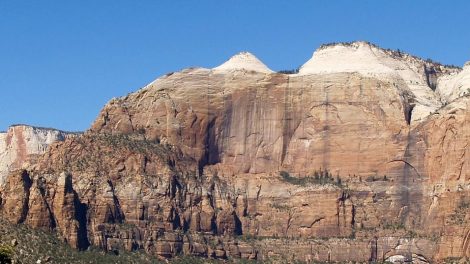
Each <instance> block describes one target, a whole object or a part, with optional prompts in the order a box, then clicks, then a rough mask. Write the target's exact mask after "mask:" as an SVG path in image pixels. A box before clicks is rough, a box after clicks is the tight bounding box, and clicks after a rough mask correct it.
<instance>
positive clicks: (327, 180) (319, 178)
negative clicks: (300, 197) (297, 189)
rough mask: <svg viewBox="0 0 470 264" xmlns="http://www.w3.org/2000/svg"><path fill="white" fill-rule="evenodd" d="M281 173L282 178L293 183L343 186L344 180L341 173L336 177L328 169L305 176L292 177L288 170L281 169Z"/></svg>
mask: <svg viewBox="0 0 470 264" xmlns="http://www.w3.org/2000/svg"><path fill="white" fill-rule="evenodd" d="M279 174H280V175H281V177H282V180H283V181H285V182H288V183H290V184H293V185H299V186H306V185H309V184H317V185H326V184H331V185H335V186H338V187H342V180H341V178H340V176H339V175H337V176H336V179H335V178H333V174H332V173H331V172H329V171H328V170H321V169H320V171H314V172H313V174H312V175H308V176H305V177H292V176H290V174H289V173H288V172H286V171H280V172H279Z"/></svg>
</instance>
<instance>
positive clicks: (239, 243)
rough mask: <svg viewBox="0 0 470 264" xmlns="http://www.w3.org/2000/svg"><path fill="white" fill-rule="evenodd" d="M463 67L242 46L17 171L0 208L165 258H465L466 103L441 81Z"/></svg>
mask: <svg viewBox="0 0 470 264" xmlns="http://www.w3.org/2000/svg"><path fill="white" fill-rule="evenodd" d="M339 55H341V56H339ZM339 58H343V59H346V58H348V59H347V60H346V61H338V62H337V64H338V65H335V64H334V60H339ZM363 58H364V60H363ZM379 65H380V67H379ZM456 72H459V70H458V69H454V68H447V67H445V66H442V65H439V64H435V63H431V62H425V61H422V60H420V59H418V58H415V57H412V56H410V55H406V54H402V53H397V52H392V51H387V50H383V49H380V48H378V47H376V46H373V45H370V44H367V43H362V42H359V43H352V44H339V45H336V46H328V47H323V48H321V49H319V50H318V51H317V52H315V54H314V56H313V58H312V60H310V61H309V62H307V63H306V64H305V65H304V66H303V67H302V68H301V70H300V72H299V74H291V75H286V74H280V73H273V72H271V71H270V70H269V69H268V68H267V67H266V66H264V64H262V63H261V62H259V60H258V59H256V58H255V57H254V56H253V55H251V54H246V53H243V54H241V55H236V56H235V57H233V58H232V59H230V60H229V61H228V62H227V63H224V64H222V65H221V66H220V67H217V68H214V69H203V68H196V69H187V70H183V71H181V72H178V73H173V74H169V75H166V76H163V77H161V78H159V79H157V80H156V81H154V82H152V83H151V84H149V85H148V86H146V87H145V88H143V89H141V90H139V91H137V92H135V93H132V94H130V95H128V96H126V97H122V98H117V99H113V100H111V101H110V102H109V103H108V104H107V105H106V106H105V107H104V108H103V110H102V111H101V113H100V114H99V116H98V118H97V119H96V121H95V122H94V124H93V125H92V127H91V128H90V130H89V131H87V132H86V133H84V134H83V135H81V136H78V137H72V138H68V139H66V140H65V141H63V142H56V143H53V144H52V145H51V146H50V147H49V148H48V150H47V151H46V153H45V154H43V155H41V156H40V157H39V158H38V160H37V161H36V162H34V163H33V164H31V165H30V166H28V167H26V168H25V169H24V170H23V171H16V172H14V173H12V174H10V176H9V177H8V181H7V183H6V184H5V186H4V187H3V188H2V189H1V208H0V214H2V215H3V217H5V218H8V219H9V220H10V221H12V222H15V223H27V224H29V225H30V226H33V227H37V228H43V229H49V230H57V231H58V233H59V234H60V235H61V236H62V237H63V239H64V240H66V241H67V242H69V243H70V244H71V245H72V246H74V247H76V248H86V247H88V246H89V245H95V246H99V247H101V248H103V249H106V250H111V251H115V250H137V249H143V250H145V251H146V252H148V253H149V254H152V255H156V256H160V257H165V258H166V257H172V256H175V255H177V254H180V253H184V254H191V255H195V256H202V257H211V258H222V259H223V258H227V257H241V258H247V259H259V260H264V259H268V258H279V259H281V260H283V261H287V262H289V261H294V260H300V261H330V262H334V261H338V262H341V261H357V262H366V261H393V262H398V261H414V262H438V261H442V260H444V259H446V258H464V257H468V256H469V255H470V246H469V242H468V241H467V240H468V233H469V231H468V228H467V226H468V219H470V218H469V217H470V215H469V214H468V213H467V212H468V208H470V184H469V183H468V180H467V179H468V178H469V177H470V174H469V173H470V152H469V151H468V150H467V149H468V147H469V146H468V143H469V142H470V134H469V131H468V127H469V120H470V115H469V110H468V109H469V108H468V107H469V104H470V100H469V97H468V96H463V97H458V98H456V99H455V100H453V101H452V102H450V103H448V104H447V105H446V106H444V103H443V102H441V100H440V98H441V96H443V94H442V93H441V94H439V92H436V91H439V90H440V89H441V87H440V86H439V84H440V83H441V82H440V81H436V80H441V79H442V78H447V77H448V76H453V75H452V74H454V75H455V74H457V75H459V74H461V73H462V72H463V71H462V72H460V73H456ZM446 76H447V77H446ZM442 80H443V79H442ZM436 86H437V87H436ZM446 89H447V88H446ZM446 98H447V97H446ZM448 98H450V97H448ZM446 100H450V99H446ZM427 107H431V108H429V109H428V108H427ZM420 109H421V110H420ZM423 109H426V111H427V110H430V109H432V113H429V112H428V113H427V114H424V112H423V111H424V110H423ZM416 116H417V117H416ZM293 250H295V254H292V251H293Z"/></svg>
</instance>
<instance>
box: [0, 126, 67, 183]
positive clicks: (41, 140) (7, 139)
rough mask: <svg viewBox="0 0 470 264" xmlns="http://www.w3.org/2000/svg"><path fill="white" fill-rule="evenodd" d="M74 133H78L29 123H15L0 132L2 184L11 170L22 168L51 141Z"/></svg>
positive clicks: (63, 138) (0, 178) (59, 139)
mask: <svg viewBox="0 0 470 264" xmlns="http://www.w3.org/2000/svg"><path fill="white" fill-rule="evenodd" d="M74 135H76V133H68V132H63V131H59V130H56V129H49V128H38V127H32V126H27V125H14V126H11V127H9V128H8V131H6V132H0V184H3V182H5V177H6V175H7V174H8V173H9V172H10V171H13V170H17V169H20V168H22V166H23V165H25V163H26V164H27V163H29V162H30V161H31V159H34V158H35V157H36V156H37V155H40V154H42V153H44V152H45V151H46V149H47V146H48V145H50V144H51V143H53V142H55V141H62V140H65V139H66V138H68V137H71V136H74Z"/></svg>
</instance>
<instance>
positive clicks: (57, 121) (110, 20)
mask: <svg viewBox="0 0 470 264" xmlns="http://www.w3.org/2000/svg"><path fill="white" fill-rule="evenodd" d="M468 14H470V1H464V0H461V1H437V0H434V1H433V0H428V1H418V0H415V1H405V0H403V1H400V0H394V1H391V0H387V1H386V0H383V1H381V0H374V1H366V0H356V1H353V0H348V1H333V0H325V1H313V0H312V1H275V0H270V1H263V0H256V1H253V0H247V1H241V0H240V1H220V0H219V1H217V0H213V1H208V0H198V1H174V0H173V1H156V0H155V1H150V0H147V1H146V0H139V1H131V0H127V1H122V0H100V1H97V0H74V1H73V0H70V1H60V0H55V1H51V0H41V1H36V0H30V1H25V0H24V1H23V0H0V91H1V93H0V130H5V129H6V128H7V127H8V126H9V125H11V124H15V123H27V124H32V125H37V126H47V127H56V128H59V129H63V130H72V131H76V130H85V129H87V128H88V127H89V126H90V124H91V123H92V122H93V120H94V119H95V118H96V116H97V115H98V113H99V111H100V109H101V108H102V107H103V105H104V104H105V103H106V102H107V101H108V100H110V99H111V98H112V97H117V96H123V95H126V94H127V93H129V92H132V91H135V90H137V89H138V88H140V87H142V86H144V85H145V84H146V83H148V82H150V81H152V80H153V79H155V78H157V77H158V76H160V75H162V74H164V73H167V72H171V71H177V70H180V69H182V68H186V67H190V66H203V67H213V66H216V65H218V64H220V63H222V62H224V61H225V60H227V59H228V58H229V57H230V56H232V55H233V54H235V53H237V52H239V51H243V50H247V51H250V52H252V53H254V54H255V55H256V56H257V57H258V58H260V59H261V60H262V61H263V62H265V63H266V64H267V65H268V66H269V67H270V68H272V69H274V70H282V69H292V68H296V67H298V66H299V65H301V64H303V63H304V62H305V61H307V60H308V59H309V58H310V57H311V55H312V53H313V51H314V50H315V49H316V48H317V47H318V46H319V45H321V44H322V43H329V42H340V41H353V40H366V41H370V42H373V43H376V44H378V45H380V46H382V47H385V48H392V49H397V48H399V49H400V50H403V51H406V52H409V53H412V54H415V55H418V56H421V57H423V58H432V59H434V60H437V61H440V62H442V63H445V64H455V65H459V66H461V65H463V63H464V62H465V61H467V60H470V45H469V41H470V27H469V25H470V24H469V20H468Z"/></svg>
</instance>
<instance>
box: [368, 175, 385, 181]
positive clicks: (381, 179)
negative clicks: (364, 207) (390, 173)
mask: <svg viewBox="0 0 470 264" xmlns="http://www.w3.org/2000/svg"><path fill="white" fill-rule="evenodd" d="M376 181H389V179H388V178H387V175H384V176H383V177H380V176H378V175H373V176H368V177H367V178H366V182H376Z"/></svg>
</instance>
